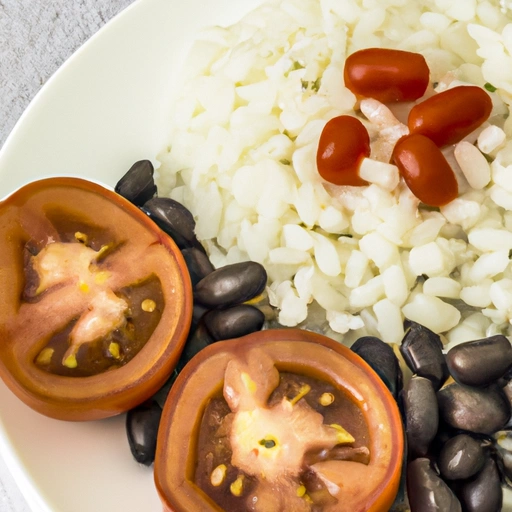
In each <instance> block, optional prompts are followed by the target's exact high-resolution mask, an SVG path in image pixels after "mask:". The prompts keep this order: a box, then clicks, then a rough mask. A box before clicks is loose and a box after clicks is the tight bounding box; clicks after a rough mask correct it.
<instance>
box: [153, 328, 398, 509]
mask: <svg viewBox="0 0 512 512" xmlns="http://www.w3.org/2000/svg"><path fill="white" fill-rule="evenodd" d="M402 456H403V428H402V422H401V419H400V413H399V411H398V407H397V405H396V402H395V400H394V399H393V397H392V395H391V393H390V392H389V391H388V389H387V388H386V386H385V385H384V383H383V382H382V381H381V380H380V378H379V377H378V375H377V374H376V373H375V372H374V371H373V370H372V369H371V368H370V367H369V366H368V365H367V364H366V363H365V362H364V361H363V360H362V359H361V358H360V357H359V356H358V355H357V354H355V353H354V352H352V351H351V350H350V349H348V348H347V347H345V346H343V345H342V344H340V343H337V342H335V341H334V340H332V339H329V338H327V337H325V336H322V335H319V334H316V333H313V332H308V331H304V330H299V329H280V330H266V331H260V332H257V333H254V334H250V335H248V336H244V337H242V338H238V339H233V340H228V341H219V342H217V343H214V344H212V345H209V346H208V347H206V348H205V349H204V350H202V351H201V352H199V353H198V354H197V355H196V356H195V357H194V358H193V359H192V360H191V361H190V362H189V363H188V364H187V366H185V368H184V369H183V370H182V372H181V373H180V375H179V376H178V378H177V380H176V381H175V383H174V384H173V387H172V388H171V391H170V393H169V396H168V398H167V401H166V403H165V407H164V410H163V414H162V420H161V423H160V429H159V432H158V441H157V452H156V459H155V482H156V486H157V489H158V492H159V494H160V498H161V499H162V502H163V505H164V510H165V511H168V512H189V511H192V510H198V511H199V510H200V511H201V512H210V511H211V512H214V511H220V510H227V511H233V510H262V511H267V510H268V511H270V510H317V509H318V510H324V511H325V512H339V511H347V512H354V511H358V510H359V511H362V510H364V511H367V512H387V511H388V510H389V509H390V507H391V505H392V503H393V501H394V498H395V495H396V493H397V489H398V485H399V481H400V474H401V465H402ZM254 504H257V506H256V507H255V506H254Z"/></svg>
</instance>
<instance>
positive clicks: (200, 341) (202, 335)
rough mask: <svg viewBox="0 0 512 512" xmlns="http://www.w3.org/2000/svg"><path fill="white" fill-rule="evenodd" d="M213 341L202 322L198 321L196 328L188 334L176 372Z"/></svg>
mask: <svg viewBox="0 0 512 512" xmlns="http://www.w3.org/2000/svg"><path fill="white" fill-rule="evenodd" d="M213 342H214V339H213V338H212V337H211V336H210V335H209V334H208V331H207V330H206V327H205V326H204V324H203V323H202V322H200V323H199V325H198V326H197V329H195V331H193V332H192V333H191V334H189V336H188V338H187V341H186V343H185V348H184V349H183V352H182V354H181V356H180V360H179V361H178V365H177V367H176V368H177V370H178V372H180V371H181V370H182V369H183V368H184V367H185V365H186V364H187V363H188V362H189V361H190V360H191V359H192V358H193V357H194V356H195V355H196V354H197V353H198V352H200V351H201V350H203V348H205V347H207V346H208V345H209V344H210V343H213Z"/></svg>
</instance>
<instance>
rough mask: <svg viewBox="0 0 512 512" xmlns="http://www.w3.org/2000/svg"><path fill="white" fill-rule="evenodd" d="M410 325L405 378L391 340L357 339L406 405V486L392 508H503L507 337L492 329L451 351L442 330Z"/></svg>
mask: <svg viewBox="0 0 512 512" xmlns="http://www.w3.org/2000/svg"><path fill="white" fill-rule="evenodd" d="M406 328H407V329H406V334H405V337H404V339H403V340H402V343H401V345H400V354H401V356H402V357H403V360H404V361H405V364H406V365H407V367H408V368H409V369H410V370H411V372H412V374H413V375H412V377H411V378H409V379H407V382H406V383H405V384H404V383H403V380H404V379H403V377H402V372H401V370H400V365H399V361H398V358H397V357H396V355H395V353H394V352H393V350H392V349H391V347H390V346H389V345H387V344H386V343H383V342H382V341H380V340H379V339H378V338H372V337H365V338H360V339H359V340H357V341H356V342H355V343H354V345H353V346H352V349H353V350H354V351H355V352H357V353H358V354H359V355H360V356H361V357H362V358H363V359H365V360H366V361H367V362H368V363H369V364H370V366H372V367H373V368H374V369H375V370H376V371H377V373H378V374H379V375H380V377H381V378H382V380H383V381H384V383H385V384H386V385H387V386H388V388H389V390H390V391H391V392H392V394H393V395H394V396H395V398H396V400H397V402H398V405H399V408H400V410H401V413H402V418H403V422H404V427H405V434H406V447H407V453H406V456H405V461H406V465H404V474H403V479H404V482H403V484H404V483H405V485H406V488H407V493H405V492H404V491H405V489H404V487H405V485H402V489H401V491H400V492H399V495H398V497H397V501H396V503H395V505H394V508H393V509H392V510H394V511H397V512H398V511H401V510H409V509H410V510H411V511H412V512H431V511H432V512H433V511H439V512H457V511H467V512H498V511H500V510H502V506H503V487H502V485H509V484H510V481H511V480H512V451H511V450H512V431H510V434H509V433H508V430H509V429H511V428H512V422H511V402H512V380H511V379H512V373H511V372H510V370H511V368H512V346H511V344H510V342H509V340H508V339H507V338H506V337H505V336H502V335H496V336H491V337H489V338H485V339H481V340H475V341H469V342H465V343H462V344H460V345H457V346H455V347H454V348H452V349H451V350H449V351H448V352H447V353H446V354H445V353H444V351H443V344H442V341H441V339H440V337H439V336H438V335H437V334H435V333H434V332H432V331H430V330H429V329H427V328H425V327H423V326H421V325H419V324H416V323H414V322H409V321H407V322H406ZM507 442H508V443H509V446H507ZM507 448H508V450H507ZM406 495H407V497H406ZM407 499H408V504H407Z"/></svg>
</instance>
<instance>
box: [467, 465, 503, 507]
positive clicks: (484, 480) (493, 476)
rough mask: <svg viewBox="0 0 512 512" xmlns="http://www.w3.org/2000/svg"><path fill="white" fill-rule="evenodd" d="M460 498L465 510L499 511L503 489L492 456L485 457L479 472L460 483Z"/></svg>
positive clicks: (501, 504)
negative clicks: (485, 459)
mask: <svg viewBox="0 0 512 512" xmlns="http://www.w3.org/2000/svg"><path fill="white" fill-rule="evenodd" d="M460 499H461V502H462V504H463V506H464V510H466V511H467V512H500V510H501V509H502V506H503V489H502V487H501V481H500V475H499V472H498V468H497V466H496V463H495V462H494V460H493V459H492V458H488V459H487V461H486V463H485V465H484V467H483V469H482V470H481V471H480V473H478V474H477V475H476V476H475V477H474V478H472V479H471V480H469V481H468V482H466V483H464V484H463V485H462V488H461V491H460Z"/></svg>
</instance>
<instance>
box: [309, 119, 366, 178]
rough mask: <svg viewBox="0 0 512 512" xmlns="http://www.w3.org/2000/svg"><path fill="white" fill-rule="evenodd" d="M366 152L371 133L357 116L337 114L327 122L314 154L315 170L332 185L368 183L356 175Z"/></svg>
mask: <svg viewBox="0 0 512 512" xmlns="http://www.w3.org/2000/svg"><path fill="white" fill-rule="evenodd" d="M368 156H370V136H369V135H368V131H367V130H366V128H365V127H364V126H363V123H361V121H359V119H357V118H355V117H353V116H338V117H334V118H333V119H331V120H330V121H328V122H327V124H326V125H325V127H324V129H323V130H322V133H321V135H320V140H319V142H318V149H317V154H316V165H317V168H318V173H319V174H320V176H321V177H322V178H323V179H324V180H326V181H328V182H329V183H334V184H335V185H352V186H357V187H360V186H364V185H368V182H367V181H365V180H363V179H361V178H360V177H359V167H360V165H361V161H362V159H363V158H364V157H368Z"/></svg>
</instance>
